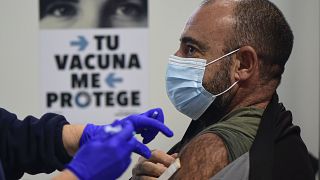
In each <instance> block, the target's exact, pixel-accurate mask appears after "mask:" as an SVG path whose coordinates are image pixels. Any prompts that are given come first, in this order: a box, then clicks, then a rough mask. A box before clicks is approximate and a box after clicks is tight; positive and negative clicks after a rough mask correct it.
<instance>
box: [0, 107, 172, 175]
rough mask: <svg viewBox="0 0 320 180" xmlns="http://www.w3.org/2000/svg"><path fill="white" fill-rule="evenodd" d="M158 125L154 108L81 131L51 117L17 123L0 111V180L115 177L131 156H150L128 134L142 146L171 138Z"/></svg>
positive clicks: (160, 122)
mask: <svg viewBox="0 0 320 180" xmlns="http://www.w3.org/2000/svg"><path fill="white" fill-rule="evenodd" d="M163 121H164V115H163V112H162V110H161V109H160V108H157V109H152V110H149V111H147V112H145V113H143V114H140V115H131V116H128V117H126V118H124V119H123V120H121V121H115V122H114V123H112V124H111V125H105V126H97V125H93V124H88V125H86V126H85V127H84V126H82V125H70V124H69V123H68V122H67V121H66V119H65V118H64V117H63V116H61V115H57V114H52V113H48V114H45V115H44V116H43V117H41V118H40V119H37V118H35V117H32V116H28V117H27V118H25V119H24V120H23V121H20V120H18V119H17V117H16V115H14V114H12V113H10V112H8V111H6V110H4V109H1V108H0V160H1V162H0V179H1V180H2V179H4V178H5V179H6V180H11V179H19V178H21V177H22V175H23V174H24V173H25V172H27V173H30V174H37V173H50V172H53V171H54V170H62V169H64V168H66V169H65V170H64V171H63V172H62V173H61V174H59V175H58V176H57V177H56V179H60V180H63V179H68V180H71V179H84V180H85V179H107V178H108V179H116V178H118V177H119V176H120V175H121V174H122V173H123V172H124V171H125V169H126V168H127V167H128V166H129V164H130V162H131V158H130V157H131V153H132V152H135V153H138V154H140V155H142V156H144V157H146V158H149V157H150V156H151V152H150V150H149V149H148V147H147V146H145V145H144V144H142V143H140V142H139V141H137V140H136V138H135V137H134V133H133V132H135V133H137V134H141V136H142V137H143V138H144V139H143V142H144V143H145V144H146V143H149V142H150V141H152V140H153V139H154V138H155V136H156V135H157V133H158V132H159V131H161V132H162V133H164V134H165V135H166V136H169V137H171V136H172V135H173V133H172V131H171V130H170V129H169V128H167V127H166V126H165V125H164V124H163ZM79 148H80V149H79ZM78 149H79V151H78ZM77 151H78V152H77ZM75 154H76V155H75ZM74 155H75V157H74V158H73V159H72V156H74ZM70 161H71V162H70ZM2 170H3V171H2ZM4 176H5V177H4Z"/></svg>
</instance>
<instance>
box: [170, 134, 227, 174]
mask: <svg viewBox="0 0 320 180" xmlns="http://www.w3.org/2000/svg"><path fill="white" fill-rule="evenodd" d="M227 154H228V153H227V149H226V147H225V145H224V143H223V141H222V139H221V138H220V137H219V136H218V135H216V134H213V133H206V134H202V135H200V136H197V137H195V138H194V139H192V140H191V141H190V142H189V143H188V144H187V145H186V146H185V147H184V148H183V149H182V151H181V152H180V154H179V158H180V161H181V169H179V171H177V173H176V174H175V175H174V176H173V179H209V178H211V177H212V176H214V175H215V174H216V173H218V172H219V171H220V170H221V169H223V168H224V167H225V166H226V165H227V164H228V155H227Z"/></svg>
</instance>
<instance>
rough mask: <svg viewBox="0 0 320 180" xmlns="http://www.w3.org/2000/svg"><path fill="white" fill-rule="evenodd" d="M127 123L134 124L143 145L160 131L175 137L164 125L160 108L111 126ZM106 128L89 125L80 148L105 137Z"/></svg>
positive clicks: (129, 117)
mask: <svg viewBox="0 0 320 180" xmlns="http://www.w3.org/2000/svg"><path fill="white" fill-rule="evenodd" d="M126 121H130V122H131V123H132V124H133V126H134V129H135V132H136V133H137V134H141V136H142V137H143V143H145V144H147V143H149V142H150V141H152V140H153V139H154V138H155V136H156V135H157V134H158V132H159V131H161V132H162V133H163V134H164V135H166V136H167V137H172V136H173V132H172V131H171V130H170V129H169V128H168V127H166V126H165V125H164V124H163V122H164V115H163V112H162V110H161V109H160V108H156V109H151V110H149V111H147V112H145V113H142V114H140V115H130V116H128V117H126V118H124V119H122V120H121V121H115V122H114V123H112V124H111V126H117V125H119V124H120V125H121V124H123V123H124V122H126ZM108 126H109V125H108ZM104 128H105V126H97V125H93V124H88V125H87V126H86V127H85V129H84V131H83V133H82V136H81V138H80V141H79V146H80V147H81V146H82V145H83V144H85V143H86V142H88V141H89V140H90V139H92V138H94V137H96V136H100V134H101V133H102V135H104V136H105V132H104ZM108 134H109V135H108V136H112V133H108Z"/></svg>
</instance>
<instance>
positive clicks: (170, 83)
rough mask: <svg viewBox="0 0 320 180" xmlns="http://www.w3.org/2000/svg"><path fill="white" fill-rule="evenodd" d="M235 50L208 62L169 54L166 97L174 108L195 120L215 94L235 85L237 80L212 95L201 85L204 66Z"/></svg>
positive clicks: (209, 103)
mask: <svg viewBox="0 0 320 180" xmlns="http://www.w3.org/2000/svg"><path fill="white" fill-rule="evenodd" d="M237 51H239V49H237V50H234V51H232V52H230V53H228V54H226V55H224V56H222V57H220V58H218V59H215V60H213V61H211V62H210V63H208V64H207V60H205V59H198V58H182V57H178V56H170V58H169V63H168V67H167V74H166V87H167V94H168V97H169V99H170V100H171V102H172V104H173V105H174V106H175V107H176V109H177V110H178V111H180V112H181V113H183V114H185V115H186V116H188V117H190V118H192V119H193V120H197V119H199V117H200V116H201V115H202V114H203V113H204V112H205V111H206V110H207V108H208V107H209V106H210V105H211V103H212V102H213V101H214V100H215V99H216V97H217V96H220V95H222V94H224V93H226V92H227V91H229V90H230V89H231V88H232V87H233V86H235V85H236V84H237V82H235V83H233V84H232V85H231V86H230V87H229V88H228V89H226V90H225V91H223V92H221V93H219V94H216V95H213V94H211V93H210V92H208V91H207V90H206V89H205V88H204V87H203V86H202V81H203V76H204V72H205V68H206V66H208V65H210V64H212V63H215V62H217V61H219V60H221V59H223V58H225V57H227V56H229V55H231V54H233V53H235V52H237Z"/></svg>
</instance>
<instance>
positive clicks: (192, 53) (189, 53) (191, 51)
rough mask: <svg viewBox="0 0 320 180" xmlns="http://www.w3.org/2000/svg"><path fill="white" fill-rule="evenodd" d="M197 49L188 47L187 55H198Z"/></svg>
mask: <svg viewBox="0 0 320 180" xmlns="http://www.w3.org/2000/svg"><path fill="white" fill-rule="evenodd" d="M196 51H197V49H196V48H194V47H192V46H187V55H188V56H193V55H194V53H196Z"/></svg>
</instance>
